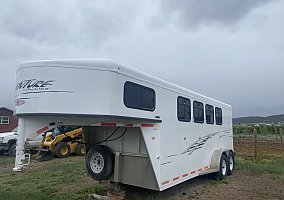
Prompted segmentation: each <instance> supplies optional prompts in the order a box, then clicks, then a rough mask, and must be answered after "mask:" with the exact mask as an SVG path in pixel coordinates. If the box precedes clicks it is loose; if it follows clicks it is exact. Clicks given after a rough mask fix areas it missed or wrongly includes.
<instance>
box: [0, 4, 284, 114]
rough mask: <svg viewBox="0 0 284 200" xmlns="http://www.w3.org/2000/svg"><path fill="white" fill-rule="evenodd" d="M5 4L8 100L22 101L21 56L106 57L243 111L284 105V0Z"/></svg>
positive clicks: (1, 58)
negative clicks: (18, 93) (18, 85)
mask: <svg viewBox="0 0 284 200" xmlns="http://www.w3.org/2000/svg"><path fill="white" fill-rule="evenodd" d="M212 2H213V3H212ZM220 2H221V3H220ZM239 2H241V3H239ZM266 2H271V3H266ZM214 3H215V4H214ZM0 6H1V12H0V44H1V48H0V73H1V79H0V107H1V106H7V107H10V108H13V97H14V85H15V72H16V69H17V67H18V65H19V64H20V63H21V62H22V61H28V60H38V59H61V58H86V57H105V58H111V59H114V60H117V61H119V62H122V63H124V64H125V65H127V66H130V67H134V68H137V69H139V70H141V71H144V72H146V73H149V74H152V75H154V76H157V77H160V78H162V79H164V80H167V81H169V82H172V83H175V84H177V85H180V86H182V87H185V88H188V89H190V90H193V91H196V92H199V93H201V94H204V95H207V96H210V97H212V98H215V99H218V100H220V101H223V102H226V103H228V104H231V105H232V106H233V111H234V116H245V115H269V114H275V113H284V104H283V102H284V94H283V92H281V87H282V85H283V83H282V82H283V81H282V80H283V74H284V72H283V70H284V69H283V64H284V57H283V55H284V37H283V35H284V26H283V20H282V19H284V12H283V6H284V1H276V0H274V1H273V2H272V0H267V1H262V0H260V1H257V0H256V1H251V0H246V1H245V0H239V1H236V0H227V1H226V0H218V1H217V0H211V1H205V0H196V1H191V0H188V1H168V0H163V1H155V2H153V1H151V0H145V1H133V0H123V1H116V0H84V1H79V0H78V1H76V0H56V1H55V0H50V1H43V0H37V1H23V0H13V1H0ZM189 11H190V12H189ZM149 24H150V26H149ZM177 26H181V27H183V28H180V27H179V28H177ZM200 26H201V27H202V28H197V27H200ZM216 27H217V28H216ZM219 27H222V28H219ZM224 27H226V28H225V30H226V29H227V27H229V29H231V28H233V30H234V31H224ZM235 27H236V28H235ZM189 29H191V30H193V31H188V30H189Z"/></svg>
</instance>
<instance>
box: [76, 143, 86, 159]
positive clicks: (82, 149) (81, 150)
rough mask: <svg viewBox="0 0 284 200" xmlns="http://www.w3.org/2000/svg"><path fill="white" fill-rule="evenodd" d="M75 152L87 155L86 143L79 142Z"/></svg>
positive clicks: (79, 154)
mask: <svg viewBox="0 0 284 200" xmlns="http://www.w3.org/2000/svg"><path fill="white" fill-rule="evenodd" d="M75 152H76V154H77V155H78V156H84V155H85V145H83V144H80V143H78V144H77V146H76V150H75Z"/></svg>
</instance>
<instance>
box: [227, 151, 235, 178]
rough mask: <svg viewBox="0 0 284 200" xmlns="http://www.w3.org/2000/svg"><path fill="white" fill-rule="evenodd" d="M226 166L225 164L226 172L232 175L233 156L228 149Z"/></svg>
mask: <svg viewBox="0 0 284 200" xmlns="http://www.w3.org/2000/svg"><path fill="white" fill-rule="evenodd" d="M227 163H228V166H227V174H228V175H232V173H233V170H234V168H235V156H234V153H233V152H231V151H230V153H229V155H228V160H227Z"/></svg>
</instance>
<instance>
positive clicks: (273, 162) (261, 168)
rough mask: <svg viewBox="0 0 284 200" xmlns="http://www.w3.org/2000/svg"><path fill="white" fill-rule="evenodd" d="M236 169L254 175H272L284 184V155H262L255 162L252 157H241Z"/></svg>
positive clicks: (238, 158)
mask: <svg viewBox="0 0 284 200" xmlns="http://www.w3.org/2000/svg"><path fill="white" fill-rule="evenodd" d="M236 169H239V170H246V171H249V172H250V173H251V174H253V175H261V174H265V173H268V174H272V175H274V178H275V179H277V180H280V182H282V183H283V184H284V155H261V156H259V157H258V160H256V161H254V160H253V158H252V156H248V155H246V154H242V155H239V156H238V157H237V159H236Z"/></svg>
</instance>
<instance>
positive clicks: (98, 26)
mask: <svg viewBox="0 0 284 200" xmlns="http://www.w3.org/2000/svg"><path fill="white" fill-rule="evenodd" d="M0 7H1V9H2V10H1V13H0V27H1V29H2V30H4V31H5V32H6V33H7V34H11V35H13V36H15V37H18V38H22V39H26V40H28V41H34V42H37V43H42V44H51V45H66V44H68V43H69V44H72V45H74V46H78V45H82V46H87V47H88V46H89V47H90V46H92V47H99V46H100V45H101V44H103V43H104V42H105V41H107V40H108V39H109V38H111V37H114V36H116V35H118V34H120V33H122V32H124V31H126V30H127V27H130V26H131V24H132V23H133V22H134V21H135V16H136V15H135V9H137V8H136V6H135V4H134V3H132V2H131V1H124V2H122V3H118V2H115V1H106V2H105V1H85V2H84V3H82V2H81V1H76V0H63V1H44V0H38V1H21V0H15V1H11V2H9V3H7V2H6V1H1V2H0ZM122 8H124V9H125V12H119V11H122ZM114 11H115V12H114ZM128 16H131V17H128Z"/></svg>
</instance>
